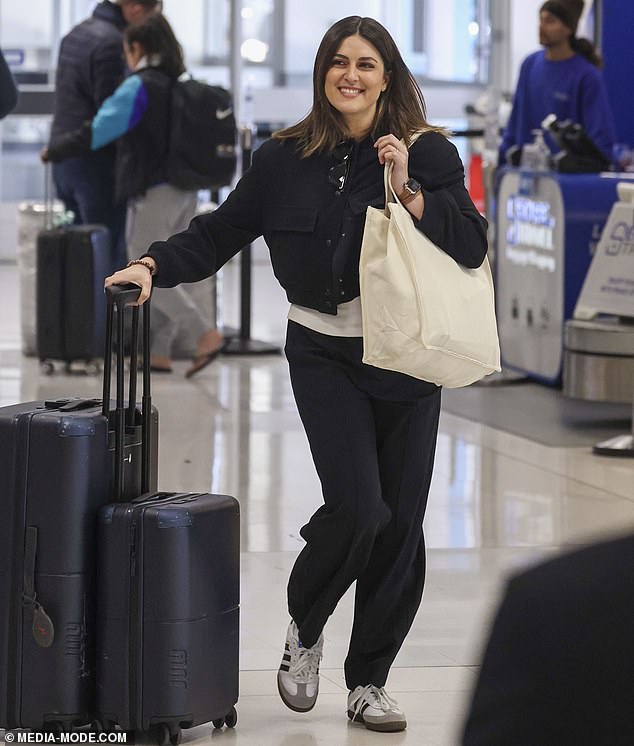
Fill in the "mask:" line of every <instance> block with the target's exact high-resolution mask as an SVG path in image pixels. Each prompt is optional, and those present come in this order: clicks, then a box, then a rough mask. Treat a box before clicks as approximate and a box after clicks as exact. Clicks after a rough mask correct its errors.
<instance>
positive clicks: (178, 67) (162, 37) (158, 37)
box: [123, 13, 185, 78]
mask: <svg viewBox="0 0 634 746" xmlns="http://www.w3.org/2000/svg"><path fill="white" fill-rule="evenodd" d="M123 38H124V40H125V42H126V44H127V45H128V46H132V44H134V43H136V44H140V45H141V47H142V48H143V52H144V54H146V55H148V56H151V55H154V54H155V55H158V56H159V57H160V58H161V63H160V68H161V70H163V71H164V72H165V73H166V74H167V75H169V77H170V78H178V77H179V76H180V75H182V74H183V73H184V72H185V61H184V58H183V48H182V47H181V45H180V44H179V42H178V39H177V38H176V36H175V35H174V31H173V30H172V27H171V26H170V25H169V23H168V21H167V18H165V16H164V15H163V14H162V13H156V14H155V15H151V16H149V17H148V18H146V20H145V21H143V23H139V24H130V25H129V26H126V29H125V31H124V32H123Z"/></svg>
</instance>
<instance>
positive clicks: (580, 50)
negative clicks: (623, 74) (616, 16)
mask: <svg viewBox="0 0 634 746" xmlns="http://www.w3.org/2000/svg"><path fill="white" fill-rule="evenodd" d="M570 46H571V47H572V51H573V52H576V53H577V54H580V55H581V56H582V57H585V58H586V59H587V60H588V62H592V64H593V65H595V66H596V67H598V68H601V67H603V59H602V57H601V55H600V54H599V51H598V49H597V48H596V47H595V46H594V44H593V43H592V42H591V41H590V39H583V38H581V39H579V38H578V37H576V36H571V37H570Z"/></svg>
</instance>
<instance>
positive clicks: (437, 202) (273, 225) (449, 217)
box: [148, 132, 487, 314]
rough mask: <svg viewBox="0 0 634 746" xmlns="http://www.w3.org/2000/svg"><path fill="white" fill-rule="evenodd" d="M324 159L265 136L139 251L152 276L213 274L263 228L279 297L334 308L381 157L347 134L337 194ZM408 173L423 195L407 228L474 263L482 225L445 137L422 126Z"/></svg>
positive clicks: (481, 250) (352, 294) (353, 264)
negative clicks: (172, 228) (233, 175)
mask: <svg viewBox="0 0 634 746" xmlns="http://www.w3.org/2000/svg"><path fill="white" fill-rule="evenodd" d="M332 165H333V161H332V159H331V157H330V156H329V155H328V154H316V155H312V156H310V157H308V158H302V157H301V154H300V153H299V152H298V150H297V146H296V143H295V142H294V141H290V140H286V141H283V140H268V141H267V142H265V143H264V144H263V145H262V146H261V147H260V148H259V149H258V150H257V151H256V152H255V154H254V157H253V163H252V165H251V168H250V169H249V170H248V171H247V172H246V173H245V174H244V176H243V177H242V179H241V180H240V182H239V183H238V185H237V186H236V188H235V189H234V190H233V192H231V194H230V195H229V197H228V198H227V200H226V201H225V202H224V203H223V204H222V205H221V206H220V207H219V208H218V209H217V210H216V211H215V212H212V213H205V214H203V215H200V216H198V217H196V218H194V219H193V220H192V222H191V223H190V225H189V228H188V229H187V230H186V231H184V232H182V233H178V234H176V235H175V236H172V237H171V238H169V239H167V240H166V241H158V242H155V243H153V244H152V245H151V246H150V248H149V250H148V255H149V256H151V257H152V258H153V259H154V260H155V261H156V263H157V265H158V273H157V276H156V278H155V284H156V285H158V286H160V287H172V286H174V285H177V284H179V283H181V282H195V281H197V280H200V279H202V278H204V277H207V276H209V275H211V274H214V273H215V272H217V271H218V270H219V269H220V268H221V267H222V266H223V265H224V264H225V263H226V262H227V261H228V260H229V259H231V257H233V256H234V255H235V254H237V253H238V252H239V251H240V249H242V248H243V247H244V246H245V245H247V244H248V243H250V242H252V241H253V240H254V239H255V238H257V237H258V236H261V235H263V236H264V239H265V240H266V243H267V245H268V247H269V250H270V253H271V261H272V264H273V271H274V273H275V276H276V277H277V279H278V280H279V282H280V284H281V285H282V287H283V288H284V290H285V291H286V295H287V297H288V300H289V301H290V302H291V303H297V304H299V305H301V306H305V307H307V308H312V309H315V310H317V311H321V312H323V313H329V314H336V313H337V304H338V303H345V302H347V301H350V300H352V299H353V298H356V297H357V296H358V295H359V270H358V267H359V253H360V249H361V239H362V236H363V227H364V224H365V213H366V209H367V207H368V206H369V205H372V206H374V207H381V206H382V205H383V202H384V192H383V166H381V165H380V163H379V161H378V157H377V151H376V149H375V148H374V146H373V141H372V140H371V139H370V138H366V139H365V140H362V141H361V142H358V143H355V145H354V147H353V151H352V154H351V159H350V165H349V171H348V175H347V178H346V182H345V186H344V189H343V191H342V192H341V193H339V192H337V191H336V189H335V187H333V185H332V184H331V183H330V182H329V181H328V171H329V169H330V168H331V166H332ZM409 175H410V176H413V177H414V178H415V179H416V180H417V181H419V182H420V183H421V184H422V186H423V194H424V197H425V209H424V212H423V216H422V218H421V220H420V221H416V225H417V227H418V228H419V229H420V230H421V231H423V232H424V233H425V234H426V235H427V236H428V237H429V238H430V239H431V240H432V241H433V242H434V243H435V244H437V245H438V246H440V247H441V248H442V249H443V250H444V251H446V252H447V253H448V254H449V255H450V256H452V257H453V258H454V259H455V260H456V261H457V262H459V263H460V264H462V265H464V266H466V267H478V266H480V264H481V263H482V262H483V261H484V257H485V255H486V250H487V244H486V227H487V224H486V220H485V219H484V218H483V217H482V216H481V215H480V214H479V213H478V211H477V210H476V208H475V207H474V205H473V203H472V201H471V199H470V198H469V195H468V193H467V191H466V189H465V186H464V170H463V167H462V163H461V161H460V158H459V156H458V153H457V151H456V148H455V147H454V146H453V144H451V143H450V142H449V141H448V140H447V139H446V138H445V137H444V136H443V135H441V134H439V133H437V132H428V133H426V134H424V135H422V136H421V137H420V139H419V140H417V141H416V142H415V143H414V145H413V146H412V147H411V149H410V156H409ZM346 208H348V209H346ZM344 213H345V214H347V215H352V220H351V221H348V223H349V224H348V225H347V226H346V228H345V230H352V231H354V236H353V239H352V240H351V241H346V243H347V245H348V246H349V247H350V256H349V257H347V258H346V261H345V262H344V263H343V265H342V266H343V268H342V271H341V276H340V277H335V276H333V269H332V266H333V254H334V251H335V248H336V246H337V243H338V240H339V237H340V233H341V230H342V220H343V216H344ZM412 219H414V218H412ZM348 238H350V237H348Z"/></svg>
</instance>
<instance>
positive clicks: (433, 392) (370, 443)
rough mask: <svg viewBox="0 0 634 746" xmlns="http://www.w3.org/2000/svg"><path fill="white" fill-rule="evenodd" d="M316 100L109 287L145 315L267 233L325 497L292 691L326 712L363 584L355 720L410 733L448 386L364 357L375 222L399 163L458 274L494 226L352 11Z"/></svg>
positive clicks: (402, 178) (319, 75)
mask: <svg viewBox="0 0 634 746" xmlns="http://www.w3.org/2000/svg"><path fill="white" fill-rule="evenodd" d="M313 91H314V100H313V106H312V108H311V110H310V112H309V113H308V114H307V116H306V117H305V118H304V119H303V120H302V121H301V122H299V123H298V124H296V125H294V126H291V127H288V128H286V129H284V130H282V131H280V132H277V133H275V135H274V136H273V138H271V139H270V140H268V141H267V142H265V143H263V144H262V145H261V146H260V147H259V148H258V149H257V150H256V151H255V153H254V156H253V162H252V165H251V167H250V169H249V170H248V171H246V173H245V174H244V175H243V177H242V179H241V180H240V181H239V182H238V184H237V186H236V188H235V189H234V190H233V192H231V194H230V195H229V196H228V197H227V199H226V200H225V201H224V202H223V203H222V205H221V206H220V207H219V208H218V209H217V210H216V211H215V212H213V213H210V214H207V215H199V216H198V217H196V218H194V219H193V220H192V222H191V223H190V225H189V228H188V229H187V230H186V231H184V232H182V233H179V234H177V235H175V236H172V237H171V238H169V239H167V240H166V241H159V242H156V243H153V244H152V245H151V246H150V247H149V248H148V250H147V253H146V255H145V256H144V257H142V261H143V262H145V265H140V264H136V265H133V266H132V267H128V268H127V269H125V270H123V271H121V272H116V273H115V274H114V275H112V276H111V277H108V278H107V279H106V285H108V286H109V285H112V284H120V283H127V282H131V283H134V284H136V285H139V286H140V287H141V292H140V294H139V297H138V300H137V302H138V303H143V302H144V301H145V300H146V299H147V298H148V297H149V294H150V291H151V289H152V286H153V285H154V286H155V287H172V286H174V285H177V284H178V283H180V282H191V281H195V280H199V279H202V278H203V277H206V276H208V275H212V274H214V273H215V272H217V271H218V270H219V269H220V268H221V267H222V266H223V265H224V264H225V263H226V262H228V261H229V259H231V257H233V256H234V255H236V254H237V253H238V252H239V251H240V250H241V249H242V248H243V247H244V246H246V245H248V244H249V243H251V242H252V241H254V240H255V239H256V238H257V237H258V236H261V235H263V236H264V238H265V240H266V242H267V244H268V246H269V250H270V254H271V260H272V264H273V271H274V272H275V275H276V277H277V278H278V280H279V281H280V283H281V285H282V286H283V288H284V289H285V291H286V294H287V297H288V300H289V301H290V304H291V305H290V309H289V314H288V328H287V337H286V347H285V352H286V357H287V359H288V363H289V371H290V376H291V385H292V389H293V394H294V397H295V402H296V404H297V409H298V412H299V415H300V417H301V420H302V423H303V425H304V429H305V431H306V435H307V437H308V441H309V444H310V449H311V453H312V456H313V460H314V462H315V467H316V469H317V472H318V475H319V478H320V481H321V485H322V490H323V499H324V502H323V505H322V506H320V507H319V508H318V510H317V511H316V512H315V513H314V515H313V516H312V517H311V518H310V519H309V520H308V522H307V524H306V525H305V526H303V528H302V529H301V532H300V533H301V536H302V537H303V538H304V539H305V540H306V545H305V546H304V548H303V549H302V551H301V552H300V554H299V556H298V557H297V559H296V561H295V565H294V567H293V570H292V571H291V575H290V579H289V583H288V611H289V613H290V617H291V621H290V624H289V626H288V629H287V631H286V640H285V644H284V653H283V657H282V661H281V663H280V667H279V669H278V673H277V686H278V691H279V693H280V696H281V698H282V701H283V702H284V704H286V705H287V707H289V708H290V709H291V710H294V711H296V712H308V711H309V710H311V709H312V708H313V707H314V706H315V704H316V701H317V697H318V693H319V665H320V661H321V657H322V650H323V645H324V627H325V625H326V622H327V621H328V618H329V617H330V615H331V614H332V613H333V611H334V610H335V608H336V606H337V605H338V603H339V601H340V600H341V598H342V597H343V596H344V594H345V593H346V591H347V590H348V588H349V587H350V586H351V585H353V584H354V583H356V595H355V609H354V621H353V624H352V632H351V636H350V645H349V648H348V655H347V658H346V661H345V664H344V668H345V679H346V686H347V688H348V689H349V694H348V699H347V708H346V711H347V716H348V717H349V718H350V719H351V720H353V721H354V722H355V723H358V724H359V727H365V728H368V729H370V730H376V731H402V730H404V729H405V728H406V727H407V719H406V716H405V713H404V712H403V710H402V709H401V708H400V707H399V705H398V704H397V702H396V701H395V700H394V699H393V698H392V697H391V696H389V695H388V693H387V691H386V682H387V677H388V674H389V672H390V668H391V666H392V664H393V662H394V659H395V658H396V655H397V653H398V651H399V650H400V648H401V646H402V644H403V641H404V640H405V637H406V635H407V633H408V630H409V629H410V626H411V624H412V622H413V620H414V617H415V615H416V612H417V610H418V607H419V605H420V602H421V598H422V594H423V586H424V583H425V539H424V536H423V526H422V524H423V517H424V515H425V508H426V505H427V497H428V492H429V485H430V482H431V477H432V468H433V463H434V454H435V448H436V436H437V432H438V420H439V415H440V396H441V390H440V388H439V387H438V386H436V385H435V384H433V383H429V382H427V381H423V380H419V379H417V378H413V377H410V376H407V375H403V374H401V373H396V372H394V371H388V370H382V369H379V368H375V367H372V366H370V365H366V364H365V363H364V362H363V337H362V318H361V302H360V297H359V294H360V287H359V256H360V251H361V243H362V237H363V231H364V226H365V217H366V210H367V208H368V206H370V205H372V206H374V207H383V206H384V205H385V187H384V175H385V166H386V164H390V165H391V166H392V171H391V185H392V188H393V189H394V192H395V194H396V195H397V196H398V199H399V200H400V202H401V204H402V205H404V206H405V209H406V210H407V211H408V212H410V214H411V219H412V221H413V225H414V226H415V228H416V229H418V230H420V231H422V232H423V233H425V234H426V235H427V236H428V237H429V239H430V240H431V241H433V242H434V243H435V244H436V245H437V246H438V247H439V249H440V250H442V251H444V252H446V253H447V254H448V255H449V257H451V258H452V259H453V260H455V261H456V262H457V263H458V264H460V265H462V266H464V267H469V268H475V267H479V266H480V265H481V264H482V262H483V261H484V258H485V256H486V252H487V239H486V233H487V223H486V220H485V219H484V218H483V217H482V216H481V215H480V214H479V213H478V211H477V209H476V208H475V206H474V205H473V202H472V201H471V199H470V197H469V194H468V193H467V191H466V189H465V185H464V169H463V165H462V163H461V161H460V157H459V156H458V153H457V151H456V148H455V146H454V145H452V143H450V142H449V140H448V139H447V137H446V135H445V134H444V132H443V130H442V129H440V128H438V127H433V126H432V125H430V124H429V123H428V121H427V117H426V113H425V102H424V99H423V94H422V92H421V90H420V88H419V87H418V84H417V82H416V80H415V79H414V77H413V75H412V73H411V72H410V71H409V70H408V68H407V66H406V65H405V62H404V60H403V58H402V56H401V54H400V52H399V50H398V47H397V46H396V43H395V42H394V39H393V38H392V37H391V36H390V34H389V33H388V31H387V29H385V28H384V27H383V26H382V25H381V24H380V23H378V22H377V21H376V20H374V19H373V18H361V17H360V16H350V17H348V18H344V19H342V20H340V21H338V22H337V23H335V24H334V25H333V26H332V27H331V28H330V29H329V30H328V31H327V32H326V34H325V36H324V38H323V39H322V42H321V44H320V46H319V49H318V51H317V56H316V59H315V66H314V77H313ZM421 133H422V134H421ZM418 134H420V135H421V136H420V137H418V139H416V141H415V142H413V144H411V147H408V145H410V143H411V141H412V139H413V138H414V136H415V135H418ZM342 709H343V708H342Z"/></svg>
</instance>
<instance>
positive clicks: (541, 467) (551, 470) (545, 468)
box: [472, 441, 634, 502]
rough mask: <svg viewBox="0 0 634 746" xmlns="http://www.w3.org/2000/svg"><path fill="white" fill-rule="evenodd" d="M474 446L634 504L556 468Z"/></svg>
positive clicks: (488, 448) (631, 497)
mask: <svg viewBox="0 0 634 746" xmlns="http://www.w3.org/2000/svg"><path fill="white" fill-rule="evenodd" d="M529 442H534V441H529ZM472 445H475V446H477V447H479V448H481V449H482V450H489V451H493V453H495V454H497V455H499V456H504V457H506V458H508V459H510V460H512V461H516V462H517V463H520V464H525V465H526V466H533V467H535V468H536V469H539V470H540V471H541V472H544V473H546V474H550V475H554V476H558V477H562V478H563V479H567V480H569V481H570V482H573V483H575V484H580V485H583V486H585V487H591V488H592V489H595V490H598V491H601V492H604V493H605V494H606V495H611V496H613V497H618V498H623V499H625V500H628V501H630V502H634V497H633V496H632V495H631V494H629V495H626V494H621V493H619V492H611V491H609V490H607V489H605V487H600V486H598V485H596V484H593V483H592V482H589V481H587V480H584V479H579V478H577V477H572V476H570V475H569V474H568V473H567V472H562V471H560V470H557V469H556V468H554V467H551V466H548V465H544V464H538V463H535V462H534V461H532V460H529V459H526V458H521V457H519V456H516V455H511V454H508V453H506V452H504V451H501V450H500V449H498V448H495V447H493V446H490V445H487V446H483V445H481V444H478V443H474V444H472ZM547 447H548V446H544V448H547ZM579 450H581V449H579ZM588 455H590V456H592V454H591V453H590V454H588Z"/></svg>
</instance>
